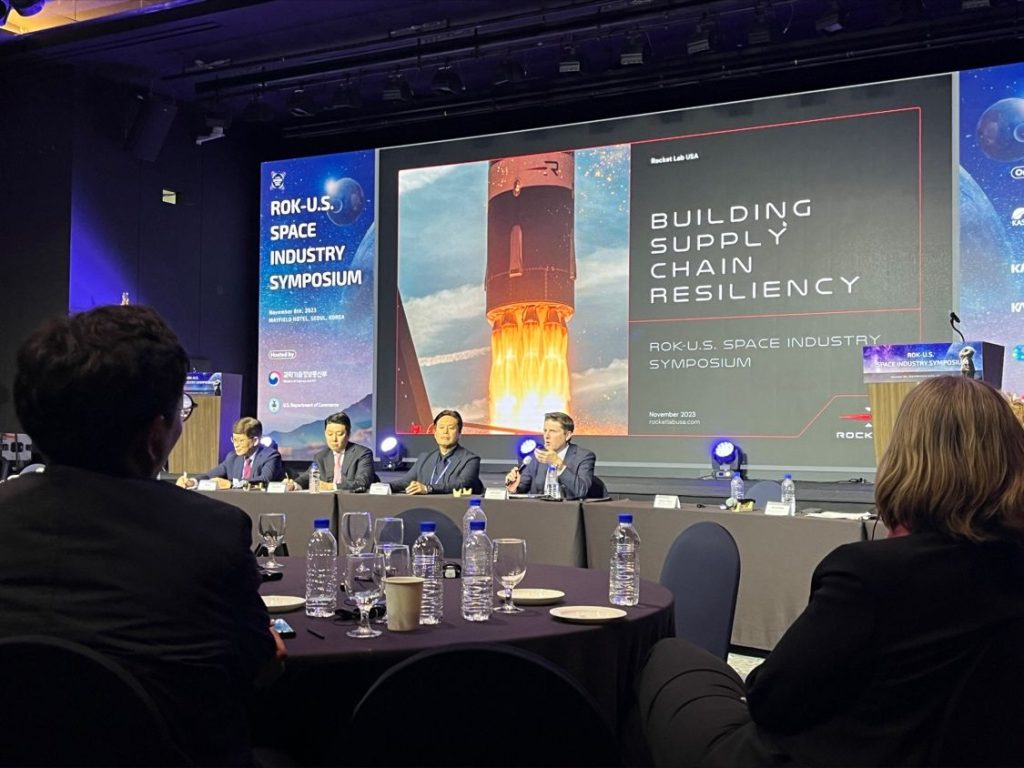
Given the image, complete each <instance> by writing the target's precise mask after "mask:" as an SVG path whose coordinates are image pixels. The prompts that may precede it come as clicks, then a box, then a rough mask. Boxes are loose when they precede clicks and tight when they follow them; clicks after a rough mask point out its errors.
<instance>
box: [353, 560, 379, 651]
mask: <svg viewBox="0 0 1024 768" xmlns="http://www.w3.org/2000/svg"><path fill="white" fill-rule="evenodd" d="M383 578H384V556H383V555H379V554H377V553H376V552H359V553H356V554H352V555H349V556H348V557H346V558H345V592H346V593H347V594H348V596H349V597H350V598H351V599H352V600H353V601H354V602H355V604H356V607H357V608H359V625H358V626H357V627H356V628H355V629H350V630H349V631H348V632H346V633H345V634H346V635H348V636H349V637H377V635H379V634H380V630H379V629H372V628H371V627H370V608H371V607H373V603H374V601H376V599H377V598H378V597H380V595H381V583H382V579H383Z"/></svg>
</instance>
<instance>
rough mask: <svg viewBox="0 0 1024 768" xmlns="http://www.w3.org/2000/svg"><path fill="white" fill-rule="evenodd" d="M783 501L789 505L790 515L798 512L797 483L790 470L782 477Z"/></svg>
mask: <svg viewBox="0 0 1024 768" xmlns="http://www.w3.org/2000/svg"><path fill="white" fill-rule="evenodd" d="M782 503H783V504H788V505H789V514H790V515H795V514H796V483H794V482H793V476H792V475H791V474H789V472H787V473H786V474H785V475H783V477H782Z"/></svg>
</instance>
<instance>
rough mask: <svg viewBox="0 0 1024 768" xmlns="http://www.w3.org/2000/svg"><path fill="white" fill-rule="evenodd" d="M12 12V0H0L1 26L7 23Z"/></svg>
mask: <svg viewBox="0 0 1024 768" xmlns="http://www.w3.org/2000/svg"><path fill="white" fill-rule="evenodd" d="M10 13H11V0H0V27H2V26H3V25H4V24H6V23H7V17H8V16H9V15H10Z"/></svg>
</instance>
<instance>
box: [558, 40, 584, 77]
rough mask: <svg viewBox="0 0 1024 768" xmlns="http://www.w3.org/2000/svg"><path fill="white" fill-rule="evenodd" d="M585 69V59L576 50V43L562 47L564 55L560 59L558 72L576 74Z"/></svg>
mask: <svg viewBox="0 0 1024 768" xmlns="http://www.w3.org/2000/svg"><path fill="white" fill-rule="evenodd" d="M582 71H583V59H582V58H581V57H580V55H579V53H578V52H577V51H576V46H575V45H567V46H565V47H564V48H562V55H561V57H560V58H559V59H558V73H559V74H560V75H574V74H577V73H579V72H582Z"/></svg>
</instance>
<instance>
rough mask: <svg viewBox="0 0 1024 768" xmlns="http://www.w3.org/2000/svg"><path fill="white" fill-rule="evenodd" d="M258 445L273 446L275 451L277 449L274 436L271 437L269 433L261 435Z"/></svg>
mask: <svg viewBox="0 0 1024 768" xmlns="http://www.w3.org/2000/svg"><path fill="white" fill-rule="evenodd" d="M260 445H262V446H263V447H264V448H273V449H274V450H275V451H276V450H277V441H276V440H274V438H272V437H271V436H270V435H264V436H263V437H261V438H260Z"/></svg>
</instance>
